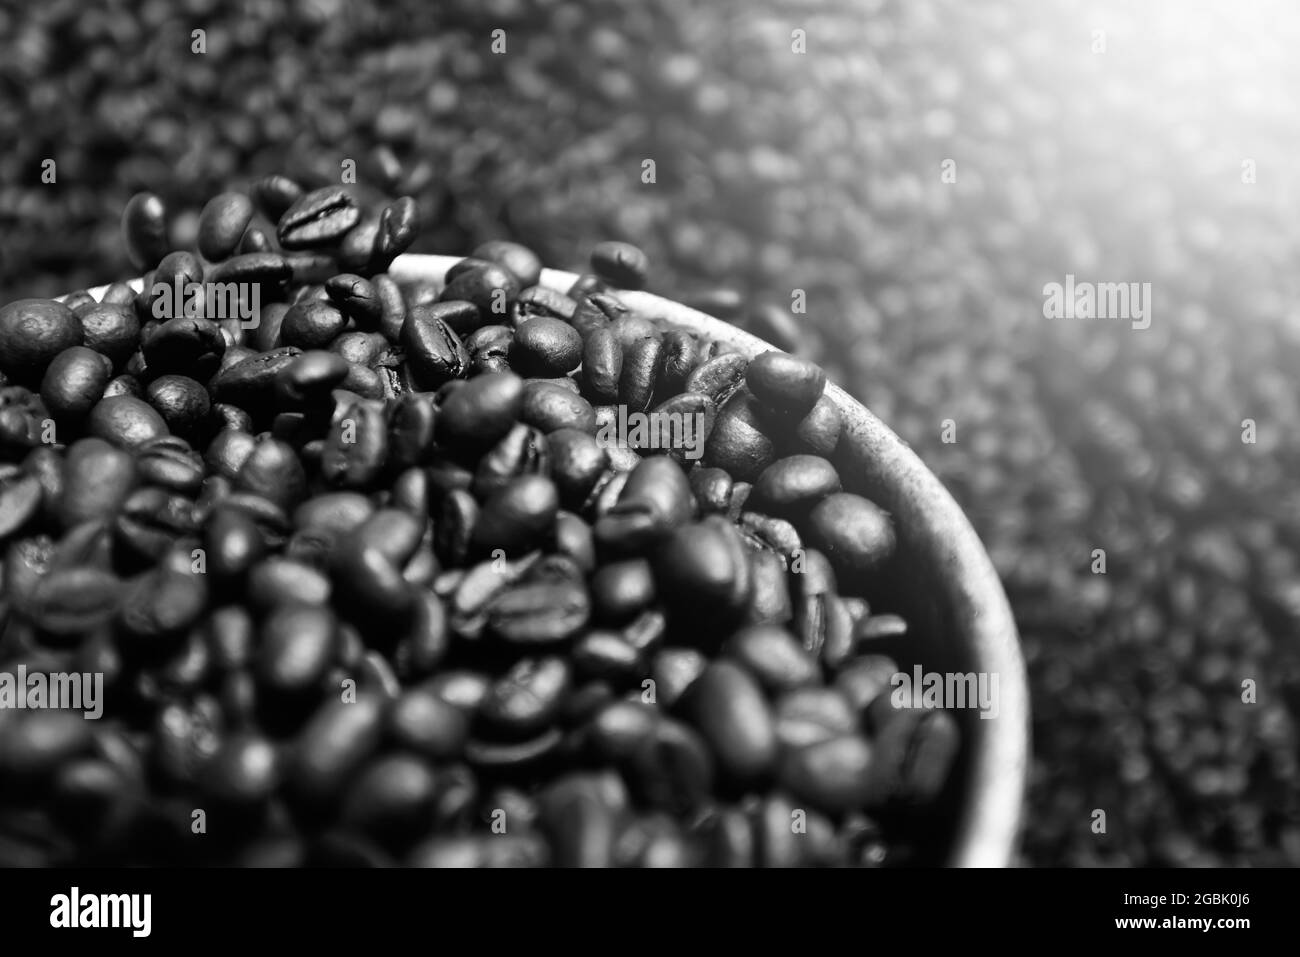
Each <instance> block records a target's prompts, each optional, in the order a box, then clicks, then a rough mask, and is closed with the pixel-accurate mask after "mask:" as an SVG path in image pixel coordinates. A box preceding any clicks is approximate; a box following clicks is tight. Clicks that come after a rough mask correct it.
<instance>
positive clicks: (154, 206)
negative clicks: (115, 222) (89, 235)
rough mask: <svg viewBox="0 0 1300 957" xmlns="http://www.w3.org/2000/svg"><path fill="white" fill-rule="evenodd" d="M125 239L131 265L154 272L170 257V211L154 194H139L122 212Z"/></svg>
mask: <svg viewBox="0 0 1300 957" xmlns="http://www.w3.org/2000/svg"><path fill="white" fill-rule="evenodd" d="M122 238H123V239H124V240H126V252H127V255H128V256H129V257H130V258H131V265H132V266H134V267H135V268H136V269H138V270H146V269H152V268H153V267H154V266H156V265H157V264H158V260H159V259H162V257H163V256H165V255H166V254H167V249H168V244H167V209H166V207H165V206H164V205H163V201H162V200H161V199H160V198H159V197H157V196H155V195H154V194H153V193H136V194H135V195H134V196H132V197H131V198H130V199H129V200H127V203H126V207H125V209H123V210H122Z"/></svg>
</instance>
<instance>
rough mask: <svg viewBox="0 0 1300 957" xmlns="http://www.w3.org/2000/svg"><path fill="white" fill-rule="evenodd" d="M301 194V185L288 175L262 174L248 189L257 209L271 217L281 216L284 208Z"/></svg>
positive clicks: (277, 217)
mask: <svg viewBox="0 0 1300 957" xmlns="http://www.w3.org/2000/svg"><path fill="white" fill-rule="evenodd" d="M302 194H303V190H302V187H301V186H299V185H298V184H297V183H295V182H294V181H293V180H291V179H289V177H287V176H280V175H272V176H263V177H262V178H261V179H259V180H256V181H255V182H254V183H253V185H252V187H251V189H250V190H249V196H251V197H252V200H253V202H254V203H256V204H257V207H258V209H260V210H261V211H262V212H263V213H265V214H266V215H267V216H269V217H270V218H271V219H279V218H280V217H281V216H283V215H284V213H285V210H287V209H288V208H289V207H290V206H292V205H293V204H294V203H295V202H296V201H297V200H298V199H300V198H301V197H302Z"/></svg>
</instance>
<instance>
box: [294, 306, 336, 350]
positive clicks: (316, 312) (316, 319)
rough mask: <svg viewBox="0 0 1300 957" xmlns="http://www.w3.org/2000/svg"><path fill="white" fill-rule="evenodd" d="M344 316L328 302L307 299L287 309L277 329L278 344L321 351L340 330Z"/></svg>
mask: <svg viewBox="0 0 1300 957" xmlns="http://www.w3.org/2000/svg"><path fill="white" fill-rule="evenodd" d="M346 324H347V317H345V316H344V315H343V313H342V312H340V311H339V309H338V308H337V307H335V306H333V305H331V304H330V303H328V302H321V301H319V300H315V299H313V300H308V301H306V302H299V303H296V304H295V305H292V306H290V307H289V311H288V312H286V313H285V315H284V321H283V323H282V324H281V326H280V341H281V342H283V343H284V344H285V345H287V346H297V347H298V348H300V349H324V348H325V347H326V346H328V345H329V344H330V343H331V342H332V341H334V337H335V336H337V335H338V334H339V333H340V332H342V331H343V327H344V326H345V325H346Z"/></svg>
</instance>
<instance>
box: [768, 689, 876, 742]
mask: <svg viewBox="0 0 1300 957" xmlns="http://www.w3.org/2000/svg"><path fill="white" fill-rule="evenodd" d="M857 730H858V717H857V712H855V711H854V709H853V707H852V704H851V701H850V699H849V698H847V697H846V696H845V695H844V694H842V693H841V692H840V691H839V690H837V689H835V688H822V687H816V686H812V685H805V686H802V687H798V688H794V689H788V690H787V691H786V693H785V694H782V695H781V696H780V697H779V698H778V699H777V702H776V736H777V739H778V740H779V741H780V742H781V745H782V747H785V748H802V747H806V746H807V745H810V744H816V743H818V742H820V741H829V740H830V739H831V738H838V737H842V736H844V735H849V734H853V733H854V732H855V731H857Z"/></svg>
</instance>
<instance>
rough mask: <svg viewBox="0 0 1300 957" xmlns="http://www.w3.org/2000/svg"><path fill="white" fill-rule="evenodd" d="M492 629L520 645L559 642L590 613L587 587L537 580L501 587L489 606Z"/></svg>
mask: <svg viewBox="0 0 1300 957" xmlns="http://www.w3.org/2000/svg"><path fill="white" fill-rule="evenodd" d="M486 614H487V624H488V627H489V628H490V629H491V631H492V632H493V633H495V634H496V635H498V636H500V638H501V639H502V640H504V641H506V642H509V643H510V644H514V645H519V646H521V647H522V646H535V645H551V644H558V643H559V642H562V641H564V640H566V639H568V638H570V637H572V636H573V635H574V634H576V633H577V632H578V630H579V629H581V628H582V627H583V626H584V625H585V624H586V623H587V620H588V618H589V617H590V615H591V600H590V598H589V597H588V595H587V590H586V588H585V587H583V586H582V585H581V584H580V583H574V582H536V583H532V584H523V585H517V586H515V587H513V588H508V589H506V590H504V591H501V592H500V593H499V594H497V595H496V596H495V597H493V598H492V599H491V601H490V602H489V603H488V605H487V607H486Z"/></svg>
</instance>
